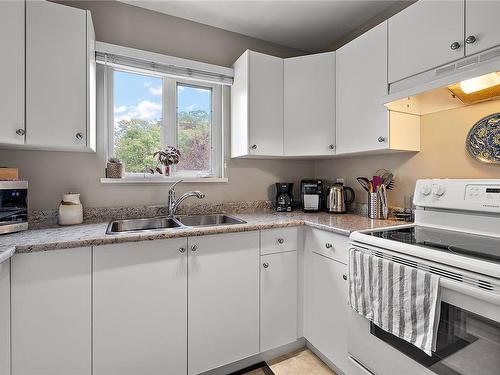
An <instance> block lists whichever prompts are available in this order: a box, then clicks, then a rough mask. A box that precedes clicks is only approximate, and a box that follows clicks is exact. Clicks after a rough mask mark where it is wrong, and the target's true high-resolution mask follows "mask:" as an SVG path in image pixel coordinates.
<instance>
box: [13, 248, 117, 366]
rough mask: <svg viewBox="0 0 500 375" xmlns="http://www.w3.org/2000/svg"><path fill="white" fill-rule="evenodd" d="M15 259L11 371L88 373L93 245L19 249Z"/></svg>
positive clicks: (89, 361) (89, 362)
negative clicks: (37, 249)
mask: <svg viewBox="0 0 500 375" xmlns="http://www.w3.org/2000/svg"><path fill="white" fill-rule="evenodd" d="M11 262H12V263H11V264H12V269H11V303H12V307H11V308H12V310H11V317H12V320H11V327H12V328H11V329H12V341H11V345H12V370H11V374H12V375H21V374H26V375H34V374H36V375H68V374H71V375H80V374H81V375H83V374H85V375H90V374H91V249H90V248H89V247H85V248H77V249H67V250H54V251H47V252H36V253H31V254H30V253H27V254H17V255H14V257H13V258H12V260H11ZM108 297H111V296H108ZM114 318H116V317H113V319H114Z"/></svg>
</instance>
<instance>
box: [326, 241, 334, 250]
mask: <svg viewBox="0 0 500 375" xmlns="http://www.w3.org/2000/svg"><path fill="white" fill-rule="evenodd" d="M325 247H326V248H327V249H331V248H332V247H333V245H332V244H331V243H330V242H327V243H325Z"/></svg>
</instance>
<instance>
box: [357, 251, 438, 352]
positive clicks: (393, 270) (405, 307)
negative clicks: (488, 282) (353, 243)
mask: <svg viewBox="0 0 500 375" xmlns="http://www.w3.org/2000/svg"><path fill="white" fill-rule="evenodd" d="M349 304H350V306H351V308H352V309H353V310H354V311H356V312H357V313H358V314H361V315H363V316H364V317H366V318H367V319H368V320H370V321H372V322H373V323H374V324H376V325H377V326H379V327H380V328H382V329H383V330H385V331H387V332H389V333H392V334H393V335H395V336H397V337H399V338H401V339H403V340H406V341H408V342H409V343H411V344H413V345H415V346H416V347H417V348H419V349H422V350H423V351H424V352H425V353H426V354H427V355H429V356H430V355H431V351H435V349H436V338H437V326H438V322H439V314H440V306H441V304H440V301H439V276H436V275H433V274H431V273H429V272H426V271H422V270H418V269H416V268H412V267H408V266H404V265H402V264H397V263H394V262H391V261H389V260H386V259H382V258H379V257H376V256H373V255H370V254H368V253H365V252H363V251H360V250H355V249H351V250H349Z"/></svg>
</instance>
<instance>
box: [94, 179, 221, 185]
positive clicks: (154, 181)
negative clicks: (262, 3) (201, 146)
mask: <svg viewBox="0 0 500 375" xmlns="http://www.w3.org/2000/svg"><path fill="white" fill-rule="evenodd" d="M179 180H182V181H183V182H186V183H206V182H213V183H221V182H222V183H224V182H228V181H229V180H228V179H227V178H223V177H160V178H159V177H152V178H151V177H150V178H147V177H123V178H104V177H103V178H101V184H172V183H173V182H176V181H179Z"/></svg>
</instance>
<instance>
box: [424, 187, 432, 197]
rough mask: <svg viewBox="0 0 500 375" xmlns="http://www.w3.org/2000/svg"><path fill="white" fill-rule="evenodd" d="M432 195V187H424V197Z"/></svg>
mask: <svg viewBox="0 0 500 375" xmlns="http://www.w3.org/2000/svg"><path fill="white" fill-rule="evenodd" d="M430 193H431V187H430V186H429V185H424V186H422V195H426V196H427V195H429V194H430Z"/></svg>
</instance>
